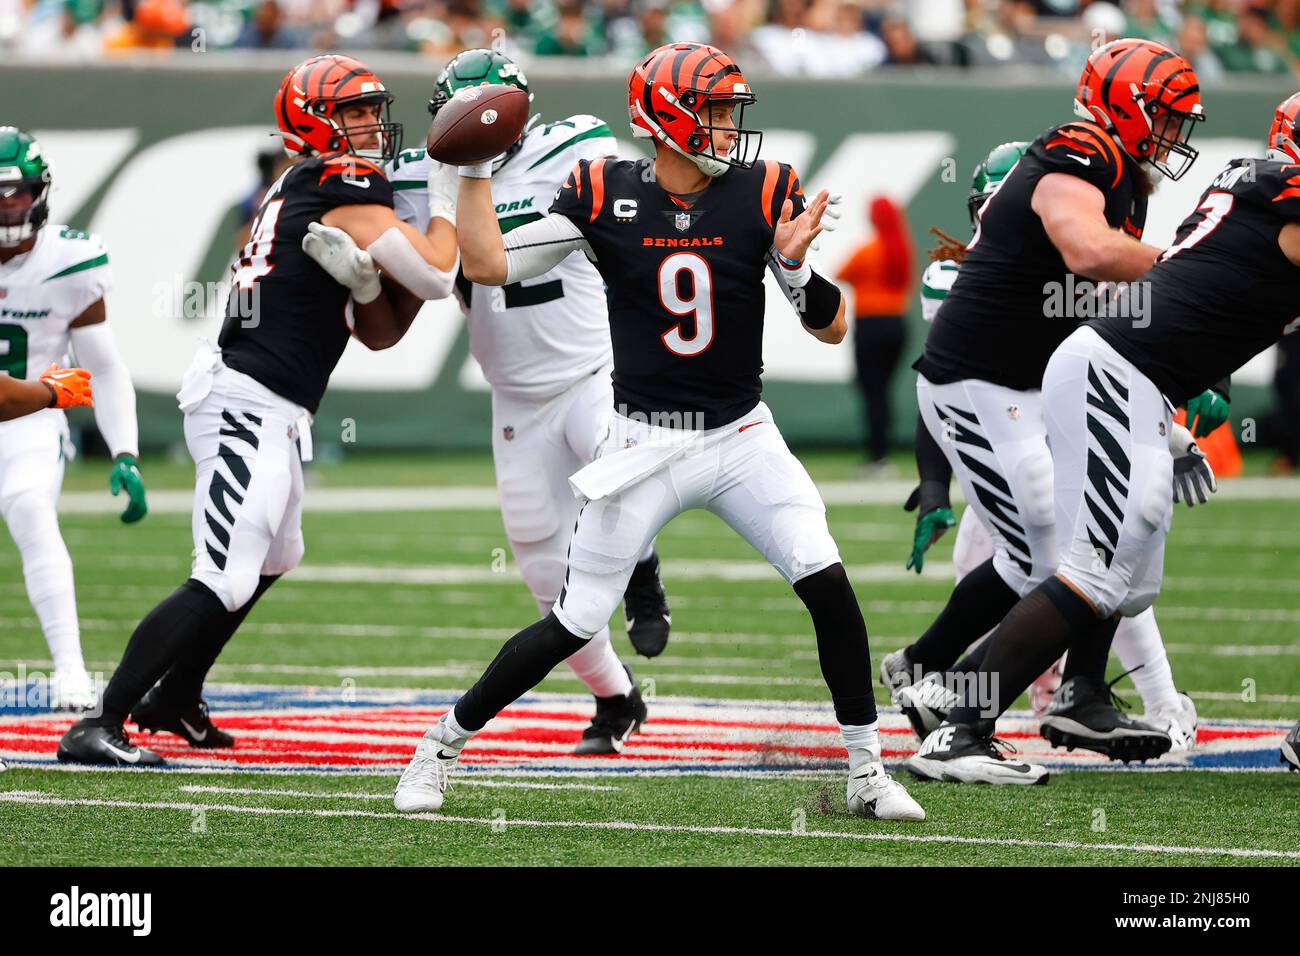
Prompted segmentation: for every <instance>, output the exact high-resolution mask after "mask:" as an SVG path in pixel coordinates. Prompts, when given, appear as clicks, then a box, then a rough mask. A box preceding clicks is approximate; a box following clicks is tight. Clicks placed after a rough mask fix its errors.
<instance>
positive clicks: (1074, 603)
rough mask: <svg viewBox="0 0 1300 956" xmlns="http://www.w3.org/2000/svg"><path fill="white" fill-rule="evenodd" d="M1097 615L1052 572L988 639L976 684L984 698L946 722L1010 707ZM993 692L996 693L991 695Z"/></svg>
mask: <svg viewBox="0 0 1300 956" xmlns="http://www.w3.org/2000/svg"><path fill="white" fill-rule="evenodd" d="M1096 623H1097V616H1096V615H1095V614H1094V613H1093V611H1092V606H1091V605H1089V604H1088V602H1087V601H1085V600H1084V599H1083V598H1081V597H1079V595H1077V594H1075V593H1074V592H1073V591H1072V590H1070V588H1069V587H1068V586H1067V585H1066V584H1065V583H1064V582H1063V581H1061V579H1060V578H1057V577H1055V576H1053V577H1050V578H1048V579H1047V580H1046V581H1044V582H1043V583H1042V584H1040V585H1039V586H1038V587H1036V588H1034V590H1032V591H1030V592H1029V594H1027V595H1026V596H1025V598H1024V600H1022V601H1021V602H1020V603H1019V604H1017V605H1016V606H1015V607H1013V608H1012V609H1011V610H1010V611H1009V612H1008V613H1007V616H1006V618H1005V619H1004V620H1003V621H1002V623H1001V624H1000V625H998V629H997V630H996V631H994V632H993V636H992V637H990V638H989V640H988V650H987V651H986V652H985V655H984V663H983V664H981V665H980V669H979V672H978V677H977V679H976V681H975V690H976V691H977V694H978V696H981V697H984V698H985V699H984V700H982V701H980V700H975V701H972V700H966V701H965V702H964V703H963V704H962V705H960V706H958V707H956V708H954V709H953V710H952V712H951V713H949V715H948V720H949V722H950V723H954V724H968V723H974V722H975V721H976V720H978V719H980V718H982V717H983V718H987V717H991V716H994V715H993V714H990V713H989V712H988V711H989V707H990V704H992V706H993V707H995V708H996V712H997V714H1002V713H1003V712H1004V711H1005V710H1006V709H1007V708H1008V707H1010V706H1011V705H1012V704H1013V703H1014V702H1015V700H1016V698H1017V697H1019V696H1020V695H1021V694H1022V693H1024V691H1025V690H1026V689H1027V688H1028V687H1029V685H1030V684H1032V683H1033V682H1034V679H1035V678H1036V677H1038V675H1039V674H1041V673H1042V672H1043V671H1045V670H1047V668H1048V667H1050V666H1051V664H1052V662H1053V661H1055V660H1056V659H1057V658H1059V657H1060V656H1061V655H1062V654H1063V653H1065V650H1066V649H1067V648H1068V647H1069V646H1070V644H1071V643H1072V642H1073V641H1074V640H1075V639H1076V638H1077V637H1078V635H1080V634H1090V633H1091V632H1092V630H1093V628H1094V627H1095V626H1096ZM995 692H996V695H995Z"/></svg>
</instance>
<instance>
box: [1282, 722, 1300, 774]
mask: <svg viewBox="0 0 1300 956" xmlns="http://www.w3.org/2000/svg"><path fill="white" fill-rule="evenodd" d="M1282 762H1283V763H1284V764H1286V766H1287V769H1288V770H1300V720H1297V721H1296V725H1295V726H1294V727H1292V728H1291V732H1290V733H1289V734H1287V735H1286V736H1285V737H1284V738H1283V739H1282Z"/></svg>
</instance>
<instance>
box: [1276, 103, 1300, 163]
mask: <svg viewBox="0 0 1300 956" xmlns="http://www.w3.org/2000/svg"><path fill="white" fill-rule="evenodd" d="M1297 117H1300V93H1292V94H1291V95H1290V96H1288V97H1287V98H1286V99H1284V100H1283V101H1282V103H1281V105H1279V106H1278V108H1277V112H1276V113H1274V114H1273V125H1272V126H1270V127H1269V128H1268V158H1269V159H1272V160H1276V161H1277V162H1281V163H1300V146H1298V145H1296V132H1295V125H1296V119H1297Z"/></svg>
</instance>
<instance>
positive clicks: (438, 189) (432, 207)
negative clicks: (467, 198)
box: [429, 159, 460, 226]
mask: <svg viewBox="0 0 1300 956" xmlns="http://www.w3.org/2000/svg"><path fill="white" fill-rule="evenodd" d="M459 191H460V175H459V173H458V172H457V170H456V167H455V166H449V165H447V164H446V163H440V162H438V161H437V160H436V159H435V160H430V161H429V218H430V219H446V220H447V221H448V222H449V223H451V224H452V225H453V226H455V225H456V194H457V193H458V192H459Z"/></svg>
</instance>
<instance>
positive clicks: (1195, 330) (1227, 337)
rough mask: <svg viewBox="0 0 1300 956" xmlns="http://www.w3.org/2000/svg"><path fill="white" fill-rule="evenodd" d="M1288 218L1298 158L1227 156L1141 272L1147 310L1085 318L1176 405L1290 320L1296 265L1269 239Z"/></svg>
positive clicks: (1298, 212) (1298, 193)
mask: <svg viewBox="0 0 1300 956" xmlns="http://www.w3.org/2000/svg"><path fill="white" fill-rule="evenodd" d="M1296 221H1300V166H1297V165H1295V164H1292V163H1278V162H1270V161H1267V160H1262V159H1234V160H1233V161H1232V162H1230V163H1228V165H1227V166H1225V167H1224V168H1223V170H1222V171H1221V172H1220V173H1219V174H1218V175H1217V176H1215V177H1214V179H1213V181H1212V182H1211V183H1210V186H1209V188H1208V189H1206V190H1205V192H1204V193H1202V194H1201V201H1200V203H1199V204H1198V205H1197V207H1196V209H1195V211H1193V212H1192V214H1191V215H1190V216H1188V217H1187V218H1186V219H1184V220H1183V223H1182V225H1181V226H1179V227H1178V232H1177V234H1176V236H1175V240H1174V244H1173V245H1172V246H1170V247H1169V248H1168V249H1166V250H1165V252H1164V254H1163V255H1162V256H1161V257H1160V259H1159V260H1158V261H1157V262H1156V264H1155V265H1154V266H1153V267H1152V268H1151V270H1150V271H1149V272H1147V274H1146V275H1145V276H1143V277H1142V280H1141V283H1142V284H1144V285H1145V286H1146V290H1149V294H1150V299H1149V301H1148V302H1147V303H1146V306H1147V314H1146V315H1138V314H1137V312H1136V309H1127V310H1122V311H1123V312H1125V313H1126V315H1125V316H1123V317H1121V316H1120V315H1116V316H1105V317H1102V318H1098V319H1094V320H1091V321H1090V322H1089V323H1088V324H1089V325H1091V326H1092V327H1093V328H1095V329H1096V330H1097V333H1098V334H1099V335H1101V337H1102V338H1104V339H1105V340H1106V341H1107V342H1109V343H1110V344H1111V346H1113V347H1114V349H1115V350H1116V351H1117V352H1119V353H1120V354H1121V355H1123V356H1124V357H1125V358H1126V359H1128V360H1129V361H1130V362H1132V363H1133V364H1134V365H1136V366H1137V367H1138V369H1140V370H1141V371H1142V372H1143V374H1145V375H1146V376H1147V377H1148V378H1149V379H1151V381H1152V382H1154V383H1155V384H1156V386H1157V387H1158V388H1159V389H1160V390H1161V391H1162V392H1163V393H1164V394H1165V397H1166V398H1168V399H1169V400H1170V401H1171V402H1173V403H1174V404H1175V405H1182V404H1184V403H1185V402H1186V401H1187V399H1189V398H1191V397H1192V396H1194V395H1198V394H1200V393H1201V392H1202V391H1204V390H1205V389H1207V388H1209V387H1210V386H1212V385H1213V384H1214V383H1215V382H1216V381H1218V380H1220V379H1222V378H1224V377H1225V376H1227V375H1230V374H1231V373H1232V372H1234V371H1236V370H1237V369H1238V368H1240V367H1241V366H1242V365H1244V364H1245V363H1246V362H1247V361H1249V360H1250V358H1251V357H1252V356H1254V355H1255V354H1256V353H1258V352H1260V351H1262V350H1263V349H1265V348H1267V347H1268V346H1269V345H1271V344H1273V343H1274V342H1276V341H1277V340H1278V338H1280V337H1281V336H1282V335H1284V334H1286V333H1287V332H1288V331H1291V330H1292V329H1294V328H1295V327H1296V326H1297V325H1300V322H1298V321H1297V317H1300V295H1297V291H1298V290H1300V268H1297V267H1296V266H1295V265H1294V264H1292V262H1291V260H1289V259H1288V258H1287V257H1286V256H1284V255H1283V254H1282V250H1281V249H1280V248H1279V247H1278V244H1277V241H1278V234H1279V233H1280V232H1281V231H1282V227H1283V226H1285V225H1286V224H1287V223H1288V222H1296ZM1139 289H1140V290H1141V287H1139ZM1146 290H1141V291H1146ZM1132 291H1134V290H1130V292H1132Z"/></svg>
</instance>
